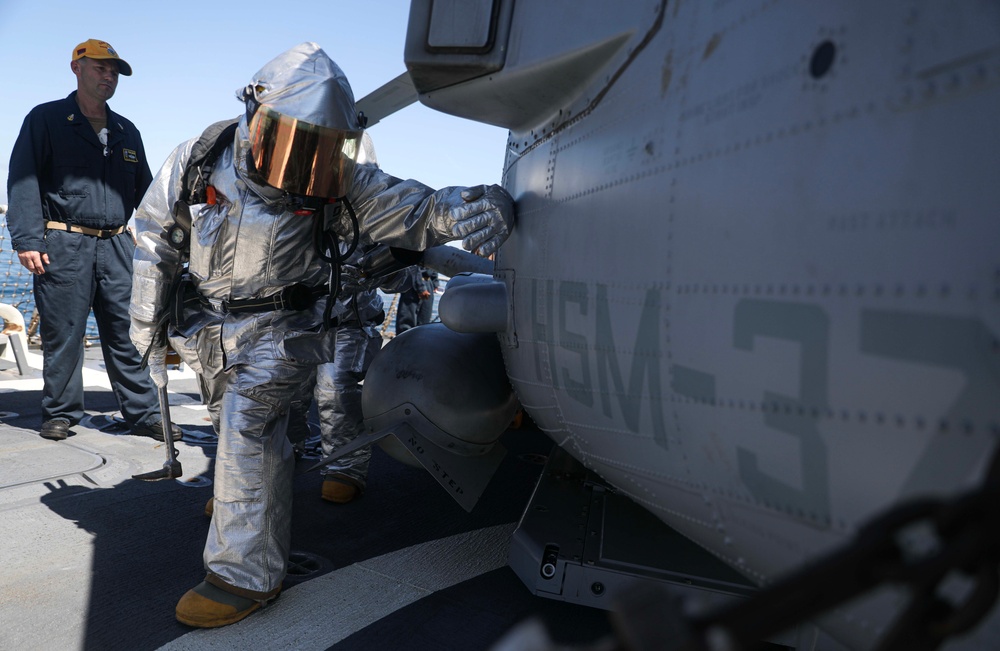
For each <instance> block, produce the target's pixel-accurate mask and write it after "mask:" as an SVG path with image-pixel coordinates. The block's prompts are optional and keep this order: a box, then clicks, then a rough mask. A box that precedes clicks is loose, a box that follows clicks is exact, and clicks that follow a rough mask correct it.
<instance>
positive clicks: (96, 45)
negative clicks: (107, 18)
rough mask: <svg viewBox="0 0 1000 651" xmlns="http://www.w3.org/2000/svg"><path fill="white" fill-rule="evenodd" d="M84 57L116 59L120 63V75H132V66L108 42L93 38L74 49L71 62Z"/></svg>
mask: <svg viewBox="0 0 1000 651" xmlns="http://www.w3.org/2000/svg"><path fill="white" fill-rule="evenodd" d="M83 57H87V58H88V59H114V60H115V61H117V62H118V72H119V73H121V74H123V75H125V76H126V77H128V76H130V75H131V74H132V66H130V65H129V64H128V63H127V62H126V61H125V59H123V58H121V57H120V56H118V52H116V51H115V48H113V47H111V44H110V43H108V42H107V41H98V40H97V39H96V38H92V39H89V40H86V41H84V42H83V43H80V44H79V45H77V46H76V47H75V48H73V58H72V59H71V61H76V60H78V59H82V58H83Z"/></svg>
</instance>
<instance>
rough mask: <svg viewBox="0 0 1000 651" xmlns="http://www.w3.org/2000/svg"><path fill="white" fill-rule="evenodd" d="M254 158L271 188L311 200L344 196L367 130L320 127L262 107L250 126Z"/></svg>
mask: <svg viewBox="0 0 1000 651" xmlns="http://www.w3.org/2000/svg"><path fill="white" fill-rule="evenodd" d="M249 131H250V153H251V156H252V157H253V163H254V167H256V171H257V174H259V175H260V177H261V179H262V180H263V181H264V182H265V183H267V184H268V185H270V186H271V187H274V188H278V189H279V190H284V191H285V192H288V193H290V194H296V195H300V196H306V197H323V198H332V197H338V198H339V197H343V196H345V195H346V194H347V191H348V189H350V184H351V179H353V178H354V165H355V161H356V160H357V157H358V151H359V150H360V148H361V137H362V134H363V133H364V131H360V130H358V131H348V130H344V129H332V128H329V127H322V126H317V125H315V124H309V123H308V122H303V121H301V120H297V119H296V118H292V117H288V116H287V115H283V114H281V113H278V112H277V111H275V110H273V109H271V108H269V107H267V106H261V107H260V108H258V109H257V111H256V113H254V116H253V119H252V120H251V121H250V128H249Z"/></svg>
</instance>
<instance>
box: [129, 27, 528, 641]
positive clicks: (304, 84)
mask: <svg viewBox="0 0 1000 651" xmlns="http://www.w3.org/2000/svg"><path fill="white" fill-rule="evenodd" d="M237 95H238V97H239V98H240V99H241V100H242V101H243V102H244V106H245V108H246V113H245V115H244V116H243V117H241V118H240V121H239V126H238V128H237V130H236V134H235V136H234V138H233V143H232V145H230V146H227V147H226V148H225V149H224V150H223V151H222V153H221V155H220V156H219V157H218V159H217V160H216V162H215V164H214V165H213V167H212V169H211V173H210V177H209V179H208V181H209V183H210V186H211V189H212V192H209V193H207V195H206V196H207V197H208V200H207V201H206V202H205V203H200V204H193V205H189V206H188V209H189V212H190V216H191V221H190V234H189V240H188V244H187V246H186V248H181V247H178V246H177V238H176V237H174V235H175V234H176V229H175V227H176V226H177V224H178V222H179V221H180V220H179V219H175V215H177V214H179V213H178V212H177V211H176V207H177V204H178V199H179V197H180V195H181V190H182V188H183V187H184V186H183V183H184V181H183V175H184V171H185V169H186V163H187V161H188V159H189V158H190V156H191V150H192V148H193V146H194V144H195V142H196V141H197V140H198V139H197V138H196V139H193V140H191V141H188V142H186V143H184V144H182V145H180V146H179V147H178V148H177V149H175V150H174V151H173V152H172V153H171V154H170V156H169V157H168V158H167V160H166V162H165V163H164V165H163V167H162V168H161V169H160V171H159V173H158V174H157V176H156V178H155V179H154V180H153V184H152V185H151V186H150V188H149V190H148V192H147V193H146V195H145V197H144V199H143V201H142V204H141V205H140V207H139V209H138V211H137V212H136V225H137V230H138V246H137V248H136V252H135V258H134V276H133V291H132V302H131V307H130V314H131V316H132V328H131V336H132V340H133V342H134V343H135V344H136V346H137V348H138V349H139V351H140V352H143V353H146V352H147V351H148V359H149V367H150V374H151V376H152V377H153V379H154V381H155V382H157V383H158V384H160V385H161V386H162V385H163V384H164V383H165V382H166V370H165V363H164V357H165V346H164V345H163V344H162V343H161V339H159V338H158V332H159V324H160V322H161V319H162V317H163V315H164V313H165V312H166V311H167V309H168V307H167V306H170V305H173V304H175V302H176V301H175V300H174V296H176V289H177V285H176V282H175V279H176V278H178V277H179V274H180V272H181V271H182V270H183V268H184V265H185V263H186V266H187V269H186V271H187V274H186V275H187V277H189V278H190V284H191V285H193V289H194V291H195V293H196V296H197V301H196V302H195V305H196V307H195V308H194V309H193V310H191V311H193V312H194V314H193V315H191V318H186V319H185V320H184V322H183V330H182V331H181V332H180V333H179V334H180V335H182V336H183V337H184V338H185V339H186V341H187V342H188V346H185V347H182V348H184V349H185V351H186V352H187V353H189V354H187V355H186V356H185V361H186V362H187V363H189V364H190V365H191V366H192V368H193V369H194V370H195V371H196V372H198V373H199V374H200V375H201V377H202V379H203V381H204V382H205V384H206V385H207V388H208V389H209V390H210V391H217V392H220V393H221V396H222V399H221V410H220V413H219V415H218V421H219V422H218V432H219V445H218V451H217V457H216V465H215V504H214V509H213V511H214V512H213V515H212V521H211V525H210V527H209V533H208V540H207V542H206V544H205V552H204V562H205V566H206V570H207V576H206V579H205V581H203V582H202V583H200V584H198V585H197V586H195V587H194V588H192V589H191V590H189V591H188V592H187V593H186V594H185V595H184V596H183V597H182V598H181V599H180V601H179V602H178V604H177V608H176V613H175V614H176V617H177V619H178V620H179V621H181V622H182V623H185V624H188V625H191V626H198V627H205V628H211V627H216V626H223V625H226V624H230V623H233V622H236V621H239V620H241V619H243V618H244V617H246V616H247V615H249V614H250V613H252V612H254V611H255V610H257V609H258V608H260V607H261V606H262V605H264V604H266V603H267V602H268V601H270V600H272V599H274V598H275V597H276V596H277V595H278V593H279V592H280V590H281V582H282V579H283V578H284V576H285V572H286V565H287V560H288V552H289V545H290V537H291V534H290V531H291V502H292V473H293V469H294V454H293V448H292V444H291V443H290V442H289V440H288V438H287V436H286V430H287V426H288V420H289V404H290V402H291V401H292V399H293V398H295V397H296V395H297V393H298V392H299V391H301V386H302V385H303V384H305V383H307V382H309V381H310V379H311V377H312V374H313V373H314V372H315V368H316V366H317V365H319V364H322V363H324V362H328V361H330V360H331V359H334V349H335V342H336V334H337V330H336V328H331V327H326V326H329V325H330V324H331V323H336V322H338V321H339V320H340V319H341V317H343V316H344V315H343V314H342V313H339V312H338V311H339V310H343V309H344V308H343V302H341V301H337V300H336V298H335V297H336V295H337V293H338V291H339V287H333V286H332V285H335V284H338V283H336V282H331V281H335V280H336V279H337V278H338V277H339V274H338V271H337V269H338V267H339V265H338V264H337V261H336V258H331V256H330V251H331V249H330V247H329V246H327V245H324V244H322V243H323V242H327V243H329V239H328V236H329V233H330V232H331V231H333V232H335V233H337V237H338V238H340V240H341V241H343V240H345V239H348V238H350V236H351V235H350V234H351V232H352V228H349V227H348V228H345V227H344V225H343V221H344V219H346V217H345V215H353V217H352V218H351V219H352V221H353V222H354V224H355V226H356V228H354V229H353V232H354V234H355V240H356V241H357V243H358V245H359V246H371V245H374V244H375V243H382V244H387V245H390V246H393V247H398V248H401V249H407V250H410V251H422V250H426V249H427V248H429V247H432V246H436V245H439V244H443V243H445V242H447V241H451V240H455V239H461V240H462V243H463V246H464V247H465V248H466V249H468V250H473V251H475V252H476V253H478V254H480V255H483V256H489V255H490V254H491V253H492V252H493V251H495V250H496V248H497V247H499V246H500V244H502V242H503V241H504V239H505V238H506V237H507V235H508V232H509V228H510V226H511V224H512V219H513V211H514V205H513V200H512V198H511V197H510V195H509V194H508V193H507V192H506V191H504V190H503V189H502V188H500V187H499V186H496V185H493V186H473V187H469V188H464V187H447V188H442V189H440V190H437V191H435V190H433V189H431V188H429V187H427V186H425V185H423V184H421V183H419V182H417V181H413V180H406V181H404V180H400V179H398V178H396V177H393V176H390V175H389V174H386V173H385V172H383V171H381V170H380V169H379V168H378V167H377V166H375V165H369V164H360V165H358V164H356V159H357V156H358V150H359V149H360V148H361V140H362V135H363V125H362V121H361V120H360V119H359V117H358V115H357V112H356V108H355V103H354V96H353V92H352V90H351V87H350V84H349V82H348V80H347V78H346V77H345V76H344V74H343V72H342V71H341V70H340V68H339V67H338V66H337V65H336V64H335V63H334V62H333V61H332V60H331V59H330V58H329V56H327V54H326V53H325V52H324V51H323V50H322V49H320V48H319V46H317V45H316V44H314V43H304V44H302V45H299V46H297V47H295V48H292V49H291V50H288V51H287V52H284V53H283V54H281V55H279V56H278V57H276V58H275V59H273V60H272V61H270V62H269V63H267V64H266V65H265V66H264V67H263V68H261V70H259V71H258V72H257V73H256V75H254V77H253V78H252V81H251V83H250V84H249V85H247V86H246V87H245V88H243V89H241V90H240V91H238V93H237ZM338 220H339V221H338ZM317 224H319V226H317ZM338 246H339V245H338ZM184 304H185V305H186V306H187V305H190V303H189V302H187V301H185V303H184ZM328 306H329V307H328ZM177 327H180V326H177ZM179 352H182V351H179ZM191 352H193V353H195V354H194V355H191V354H190V353H191ZM182 355H184V352H182Z"/></svg>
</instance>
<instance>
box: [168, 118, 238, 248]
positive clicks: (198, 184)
mask: <svg viewBox="0 0 1000 651" xmlns="http://www.w3.org/2000/svg"><path fill="white" fill-rule="evenodd" d="M239 121H240V120H239V118H232V119H230V120H222V121H220V122H216V123H214V124H211V125H209V126H208V128H207V129H205V130H204V131H202V133H201V136H200V137H199V138H198V141H197V142H195V144H194V147H192V148H191V156H190V157H189V158H188V161H187V164H186V165H185V166H184V174H183V175H182V176H181V192H180V196H179V197H178V199H177V201H176V202H175V203H174V224H173V226H171V227H170V228H169V229H168V230H167V239H168V241H169V242H170V245H171V246H172V247H174V248H175V249H177V250H178V251H186V250H187V249H188V247H189V245H190V241H191V206H192V205H194V204H198V203H215V190H214V189H213V188H212V187H211V186H210V185H209V184H208V179H209V177H210V176H211V175H212V168H213V167H214V166H215V161H216V160H218V158H219V156H220V155H221V154H222V151H223V150H224V149H225V148H226V147H227V146H229V145H230V144H231V143H232V142H233V137H234V136H235V135H236V128H237V126H238V125H239Z"/></svg>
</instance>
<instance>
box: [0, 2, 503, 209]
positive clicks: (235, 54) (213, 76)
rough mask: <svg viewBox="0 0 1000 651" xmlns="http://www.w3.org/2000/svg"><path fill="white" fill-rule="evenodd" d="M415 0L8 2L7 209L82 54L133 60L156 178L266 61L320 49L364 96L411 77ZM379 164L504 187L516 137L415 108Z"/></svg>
mask: <svg viewBox="0 0 1000 651" xmlns="http://www.w3.org/2000/svg"><path fill="white" fill-rule="evenodd" d="M408 15H409V0H353V1H348V0H273V1H271V2H262V1H260V0H242V1H236V0H201V1H199V2H195V1H193V0H166V1H164V2H147V1H145V0H106V1H104V2H95V3H81V2H68V1H67V0H0V52H2V54H0V56H2V60H3V70H4V78H5V79H6V80H7V82H6V83H7V87H6V89H5V92H4V93H3V99H2V100H0V174H2V184H0V185H2V187H0V203H4V204H5V203H7V165H8V163H9V161H10V150H11V147H12V146H13V144H14V140H15V138H16V137H17V133H18V131H19V130H20V128H21V123H22V121H23V120H24V116H25V115H26V114H27V113H28V111H29V110H31V108H32V107H34V106H35V105H37V104H41V103H43V102H47V101H51V100H54V99H59V98H62V97H65V96H66V95H68V94H69V93H70V92H71V91H73V90H75V88H76V77H75V76H74V75H73V73H72V71H71V70H70V67H69V62H70V53H71V51H72V49H73V47H74V46H75V45H76V44H77V43H80V42H81V41H84V40H86V39H88V38H97V39H101V40H104V41H107V42H109V43H110V44H111V45H112V46H113V47H114V48H115V49H116V50H117V51H118V53H119V55H120V56H121V57H122V58H123V59H125V60H126V61H128V62H129V64H131V66H132V68H133V75H132V76H131V77H121V78H120V79H119V82H118V89H117V91H116V93H115V96H114V97H113V98H112V99H111V101H110V102H109V104H110V105H111V108H112V109H113V110H115V111H116V112H118V113H120V114H122V115H124V116H125V117H127V118H128V119H130V120H132V122H134V123H135V124H136V126H137V127H138V128H139V130H140V131H141V132H142V136H143V141H144V143H145V146H146V154H147V157H148V158H149V166H150V168H151V170H152V171H153V174H156V171H157V170H158V169H159V167H160V165H161V164H162V163H163V160H164V159H165V158H166V156H167V154H169V153H170V151H171V150H172V149H173V148H174V147H175V146H176V145H178V144H179V143H180V142H182V141H184V140H187V139H188V138H191V137H194V136H196V135H198V134H199V133H201V131H202V129H203V128H204V127H206V126H208V125H209V124H210V123H212V122H215V121H216V120H221V119H225V118H229V117H233V116H235V115H238V114H239V113H240V112H241V111H242V104H241V103H239V102H238V101H237V100H236V99H235V97H234V92H235V90H236V89H237V88H241V87H243V86H244V85H246V84H247V83H248V82H249V81H250V77H251V76H252V75H253V73H254V72H256V71H257V70H258V69H260V68H261V66H263V64H265V63H266V62H267V61H269V60H270V59H272V58H273V57H274V56H276V55H277V54H279V53H281V52H283V51H284V50H286V49H288V48H290V47H292V46H294V45H297V44H298V43H301V42H303V41H315V42H316V43H319V44H320V45H321V46H322V47H323V49H324V50H326V52H327V54H329V55H330V57H331V58H332V59H333V60H334V61H336V62H337V63H338V64H339V65H340V67H341V68H342V69H343V70H344V72H345V73H346V74H347V76H348V79H350V80H351V85H352V86H353V88H354V95H355V98H356V99H361V98H362V97H364V96H365V95H366V94H368V93H369V92H371V91H373V90H375V89H376V88H378V87H379V86H381V85H382V84H383V83H385V82H387V81H389V80H390V79H392V78H394V77H395V76H397V75H399V74H400V73H402V72H403V71H404V70H405V66H404V65H403V42H404V39H405V36H406V22H407V17H408ZM370 133H371V135H372V138H373V139H374V141H375V147H376V151H377V153H378V158H379V163H380V164H381V167H382V168H383V169H384V170H386V171H387V172H389V173H390V174H393V175H395V176H399V177H402V178H415V179H418V180H420V181H422V182H424V183H426V184H427V185H430V186H432V187H442V186H446V185H474V184H478V183H499V182H500V176H501V173H502V167H503V159H504V147H505V144H506V141H507V132H506V130H504V129H500V128H497V127H493V126H488V125H483V124H478V123H475V122H472V121H469V120H464V119H461V118H456V117H453V116H448V115H444V114H441V113H438V112H436V111H432V110H430V109H428V108H425V107H424V106H422V105H420V104H414V105H411V106H410V107H408V108H405V109H403V110H402V111H400V112H398V113H396V114H395V115H393V116H390V117H389V118H387V119H385V120H383V121H382V122H380V123H379V124H377V125H375V126H374V127H372V129H371V131H370Z"/></svg>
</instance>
